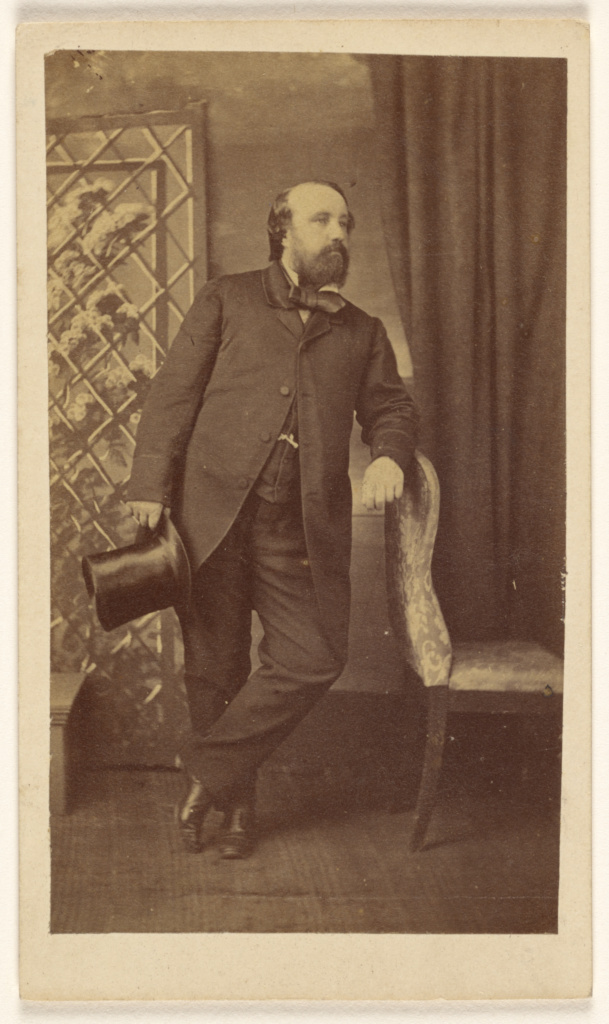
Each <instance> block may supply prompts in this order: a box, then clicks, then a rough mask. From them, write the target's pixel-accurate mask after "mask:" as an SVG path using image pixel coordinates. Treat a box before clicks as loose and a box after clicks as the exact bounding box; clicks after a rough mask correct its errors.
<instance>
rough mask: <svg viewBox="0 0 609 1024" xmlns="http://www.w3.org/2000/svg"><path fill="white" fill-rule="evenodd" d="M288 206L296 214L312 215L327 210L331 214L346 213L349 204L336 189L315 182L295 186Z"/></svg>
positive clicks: (289, 197)
mask: <svg viewBox="0 0 609 1024" xmlns="http://www.w3.org/2000/svg"><path fill="white" fill-rule="evenodd" d="M288 205H289V206H290V209H291V210H292V211H294V212H296V213H303V214H307V213H312V212H314V211H319V212H321V211H323V210H327V211H329V212H330V213H346V212H347V204H346V202H345V200H344V199H343V197H342V196H341V195H340V193H339V192H337V191H336V189H333V188H330V186H329V185H318V184H316V183H315V182H308V181H306V182H303V183H302V184H300V185H295V186H294V188H293V189H291V191H290V194H289V196H288Z"/></svg>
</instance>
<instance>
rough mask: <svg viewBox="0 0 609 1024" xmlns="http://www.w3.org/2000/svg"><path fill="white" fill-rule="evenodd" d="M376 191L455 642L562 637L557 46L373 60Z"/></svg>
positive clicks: (562, 240)
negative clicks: (436, 485)
mask: <svg viewBox="0 0 609 1024" xmlns="http://www.w3.org/2000/svg"><path fill="white" fill-rule="evenodd" d="M369 67H370V72H371V77H372V84H373V91H374V98H375V117H376V124H377V129H378V135H377V139H378V153H377V156H378V168H379V179H378V180H379V194H380V200H381V206H382V213H383V221H384V227H385V232H386V240H387V248H388V252H389V256H390V263H391V271H392V275H393V279H394V286H395V290H396V294H397V297H398V302H399V305H400V310H401V314H402V317H403V321H404V327H405V330H406V336H407V339H408V343H409V345H410V349H411V354H412V359H413V366H414V386H415V393H416V396H417V400H418V403H419V407H420V410H421V414H422V422H423V427H422V438H421V448H422V450H423V451H425V452H426V454H428V455H429V457H430V458H431V459H432V461H433V462H434V464H435V466H436V469H437V471H438V475H439V477H440V485H441V488H442V511H441V519H440V526H439V531H438V539H437V544H436V554H435V562H434V578H435V582H436V587H437V589H438V592H439V596H440V600H441V603H442V606H443V610H444V613H445V616H446V618H447V622H448V625H449V628H450V630H451V632H452V634H453V636H454V637H455V638H457V639H476V638H485V637H490V636H493V637H511V636H513V637H519V638H523V639H525V638H526V639H534V640H537V641H540V642H542V643H545V644H546V645H549V646H551V647H553V648H555V649H560V647H561V645H562V621H561V620H562V616H563V608H562V593H563V591H562V581H563V576H562V573H563V570H564V549H565V279H566V110H567V96H566V85H567V82H566V61H564V60H559V59H516V58H514V59H512V58H477V57H476V58H452V57H400V56H398V57H394V56H374V57H370V58H369Z"/></svg>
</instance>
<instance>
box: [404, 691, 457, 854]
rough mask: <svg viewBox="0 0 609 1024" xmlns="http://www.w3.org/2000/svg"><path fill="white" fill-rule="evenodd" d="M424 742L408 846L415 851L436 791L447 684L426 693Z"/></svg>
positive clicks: (429, 816) (444, 726)
mask: <svg viewBox="0 0 609 1024" xmlns="http://www.w3.org/2000/svg"><path fill="white" fill-rule="evenodd" d="M427 700H428V711H427V742H426V744H425V755H424V760H423V773H422V775H421V784H420V786H419V795H418V798H417V806H416V810H415V816H414V830H413V834H412V839H411V841H410V848H411V850H412V851H413V853H414V852H416V851H417V850H420V849H422V847H423V844H424V842H425V834H426V832H427V828H428V826H429V822H430V821H431V815H432V812H433V807H434V803H435V799H436V790H437V788H438V781H439V779H440V771H441V769H442V755H443V753H444V741H445V739H446V720H447V717H448V687H447V686H433V687H430V688H429V691H428V694H427Z"/></svg>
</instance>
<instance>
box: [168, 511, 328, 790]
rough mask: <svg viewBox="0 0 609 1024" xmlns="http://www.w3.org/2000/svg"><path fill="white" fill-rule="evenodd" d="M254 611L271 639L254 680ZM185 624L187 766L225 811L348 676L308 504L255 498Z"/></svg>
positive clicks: (204, 573)
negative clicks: (320, 583) (324, 604)
mask: <svg viewBox="0 0 609 1024" xmlns="http://www.w3.org/2000/svg"><path fill="white" fill-rule="evenodd" d="M252 609H254V610H255V611H256V612H257V613H258V615H259V617H260V621H261V623H262V628H263V630H264V636H263V639H262V641H261V643H260V646H259V650H258V654H259V658H260V662H261V665H260V668H258V669H257V670H256V671H255V672H254V673H253V674H251V675H250V672H251V663H250V646H251V612H252ZM179 617H180V624H181V627H182V635H183V639H184V664H185V683H186V690H187V694H188V701H189V706H190V715H191V722H192V735H191V738H190V741H189V742H188V743H187V745H186V748H185V749H184V751H183V754H182V758H183V761H184V763H185V765H186V767H187V769H188V771H189V772H190V774H191V775H193V776H195V777H196V778H198V779H200V780H201V782H202V783H203V785H204V787H205V789H206V790H207V792H208V793H209V795H210V796H211V797H213V798H214V802H215V804H216V806H218V807H221V806H222V804H223V803H227V802H230V801H231V800H234V799H239V798H240V797H242V796H243V795H245V794H247V793H249V792H251V790H252V788H253V786H254V785H255V778H256V769H257V767H258V766H259V765H260V764H261V763H262V761H264V760H265V758H266V757H268V755H269V754H270V753H271V752H272V751H273V750H274V749H275V747H277V746H278V745H279V744H280V743H281V741H282V740H283V739H284V738H285V737H286V736H287V735H288V734H289V733H290V732H291V731H292V729H293V728H294V727H295V726H296V725H297V723H298V722H299V721H300V720H301V719H302V718H303V717H304V716H305V715H306V714H307V712H308V711H309V710H310V709H311V707H312V706H313V704H314V703H315V702H316V701H317V700H318V699H319V698H320V697H321V696H322V695H323V694H324V693H325V692H326V690H327V689H328V688H329V687H330V686H331V685H332V683H333V682H334V681H335V680H336V679H337V678H338V676H339V675H340V673H341V672H342V669H343V668H344V665H343V663H342V662H341V661H340V660H339V659H338V657H337V655H336V654H335V652H334V651H333V650H332V648H331V646H330V644H329V642H328V640H327V639H326V638H325V637H324V635H323V630H322V623H321V618H320V612H319V608H318V605H317V601H316V597H315V591H314V587H313V579H312V575H311V569H310V567H309V562H308V558H307V550H306V544H305V536H304V528H303V523H302V513H301V507H300V502H299V501H295V502H291V503H289V504H275V505H274V504H269V503H268V502H265V501H263V500H262V499H261V498H259V497H257V496H256V495H251V496H250V497H249V498H248V500H247V501H246V504H245V506H244V508H243V509H242V511H241V513H240V514H239V516H238V518H237V520H236V521H235V523H234V524H233V526H232V528H231V530H230V531H229V533H228V534H227V536H226V537H225V539H224V540H223V541H222V543H221V544H220V545H219V547H218V548H217V549H216V550H215V551H214V552H213V554H212V555H211V556H210V557H209V559H208V560H207V561H206V562H205V563H204V564H203V565H202V566H201V567H200V568H199V570H198V572H197V573H196V575H195V578H194V581H193V591H192V598H191V601H190V605H189V607H188V608H187V609H183V610H181V611H180V612H179Z"/></svg>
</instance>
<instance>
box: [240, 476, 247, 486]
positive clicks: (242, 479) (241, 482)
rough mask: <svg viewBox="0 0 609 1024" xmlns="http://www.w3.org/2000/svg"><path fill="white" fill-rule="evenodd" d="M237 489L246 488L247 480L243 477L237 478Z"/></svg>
mask: <svg viewBox="0 0 609 1024" xmlns="http://www.w3.org/2000/svg"><path fill="white" fill-rule="evenodd" d="M239 487H247V480H246V479H245V477H244V476H241V477H239Z"/></svg>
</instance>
